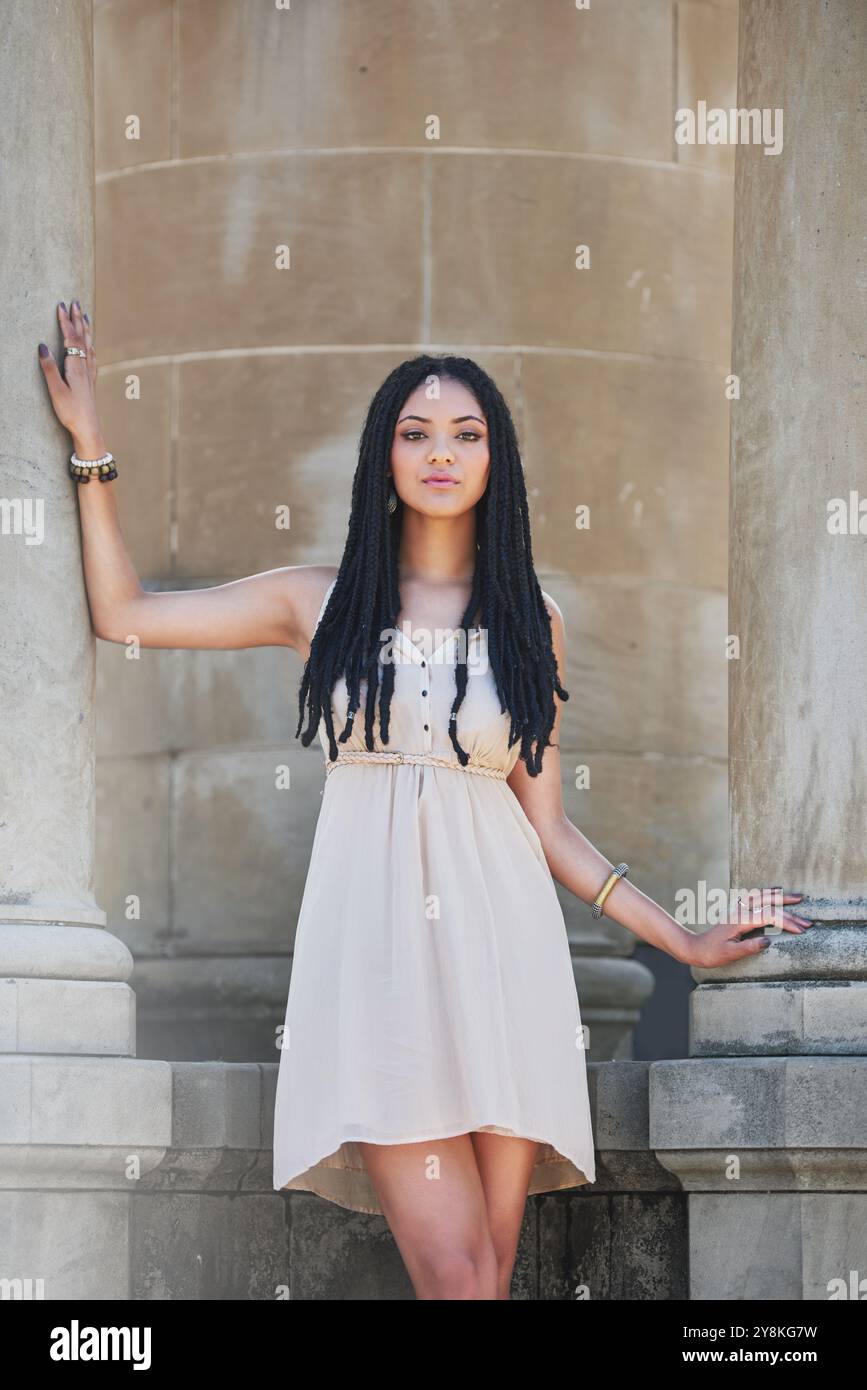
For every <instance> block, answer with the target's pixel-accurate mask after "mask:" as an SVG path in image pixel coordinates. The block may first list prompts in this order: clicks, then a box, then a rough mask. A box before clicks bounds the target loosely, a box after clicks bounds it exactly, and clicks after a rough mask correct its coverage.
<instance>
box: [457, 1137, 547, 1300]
mask: <svg viewBox="0 0 867 1390" xmlns="http://www.w3.org/2000/svg"><path fill="white" fill-rule="evenodd" d="M470 1138H471V1140H472V1142H473V1147H474V1149H475V1152H476V1161H477V1163H478V1168H479V1174H480V1177H481V1180H482V1186H483V1188H484V1192H485V1205H486V1207H487V1211H488V1227H489V1230H490V1232H491V1239H492V1241H493V1243H494V1250H495V1252H496V1256H497V1298H499V1299H508V1297H509V1289H510V1287H511V1283H512V1271H513V1269H514V1268H515V1255H516V1253H517V1250H518V1240H519V1238H520V1235H521V1223H522V1222H523V1219H524V1208H525V1207H526V1205H527V1189H528V1188H529V1186H530V1177H531V1176H532V1172H533V1164H534V1163H535V1161H536V1154H537V1151H538V1148H539V1145H538V1143H537V1141H536V1140H535V1139H518V1138H515V1137H512V1136H510V1135H506V1134H490V1133H485V1132H480V1131H478V1130H476V1131H474V1132H473V1133H472V1134H471V1135H470Z"/></svg>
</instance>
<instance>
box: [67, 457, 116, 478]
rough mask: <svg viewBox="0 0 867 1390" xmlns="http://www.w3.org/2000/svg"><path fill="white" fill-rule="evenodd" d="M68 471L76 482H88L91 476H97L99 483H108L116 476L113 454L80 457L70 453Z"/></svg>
mask: <svg viewBox="0 0 867 1390" xmlns="http://www.w3.org/2000/svg"><path fill="white" fill-rule="evenodd" d="M69 471H70V473H71V474H72V476H73V478H75V480H76V482H79V483H89V482H90V480H91V478H99V481H100V482H101V483H110V482H111V480H112V478H116V477H117V469H116V468H115V466H114V454H103V456H102V458H101V459H80V458H79V457H78V454H75V453H73V454H70V456H69Z"/></svg>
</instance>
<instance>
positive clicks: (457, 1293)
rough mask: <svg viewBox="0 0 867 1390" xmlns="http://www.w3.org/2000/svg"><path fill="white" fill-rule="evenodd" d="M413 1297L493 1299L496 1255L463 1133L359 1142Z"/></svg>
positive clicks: (496, 1284)
mask: <svg viewBox="0 0 867 1390" xmlns="http://www.w3.org/2000/svg"><path fill="white" fill-rule="evenodd" d="M358 1148H359V1151H360V1152H361V1154H362V1156H363V1159H364V1163H365V1167H366V1168H367V1171H368V1173H369V1174H370V1179H371V1181H372V1183H373V1185H374V1187H375V1188H376V1194H377V1196H378V1198H379V1203H380V1206H381V1207H382V1211H383V1215H384V1216H385V1219H386V1221H387V1222H388V1224H389V1227H390V1228H391V1232H392V1235H393V1236H394V1239H395V1241H396V1243H397V1247H398V1249H399V1250H400V1253H401V1255H402V1257H403V1262H404V1264H405V1265H406V1268H407V1272H408V1274H409V1277H410V1279H411V1280H412V1285H413V1288H414V1289H415V1292H416V1296H417V1297H418V1298H419V1299H496V1298H497V1297H498V1296H499V1294H498V1289H499V1279H498V1266H497V1256H496V1253H495V1250H494V1245H493V1241H492V1239H491V1232H490V1230H489V1228H488V1215H487V1208H486V1205H485V1193H484V1189H483V1187H482V1181H481V1177H480V1175H479V1170H478V1167H477V1165H476V1156H475V1151H474V1149H473V1145H472V1142H471V1140H470V1136H469V1135H468V1134H460V1135H457V1136H456V1137H455V1138H453V1139H429V1140H425V1141H424V1142H423V1143H420V1144H367V1143H361V1142H359V1144H358Z"/></svg>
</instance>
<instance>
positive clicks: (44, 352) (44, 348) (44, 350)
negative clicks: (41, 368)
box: [39, 343, 48, 357]
mask: <svg viewBox="0 0 867 1390" xmlns="http://www.w3.org/2000/svg"><path fill="white" fill-rule="evenodd" d="M39 356H40V357H47V356H48V344H47V343H40V344H39Z"/></svg>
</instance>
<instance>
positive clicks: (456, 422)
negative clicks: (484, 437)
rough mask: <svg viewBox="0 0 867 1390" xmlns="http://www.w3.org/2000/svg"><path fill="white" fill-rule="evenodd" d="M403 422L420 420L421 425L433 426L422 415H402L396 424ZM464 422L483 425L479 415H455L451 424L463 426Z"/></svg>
mask: <svg viewBox="0 0 867 1390" xmlns="http://www.w3.org/2000/svg"><path fill="white" fill-rule="evenodd" d="M404 420H420V421H421V423H422V424H423V425H432V424H433V420H428V419H426V418H425V416H424V415H402V416H401V418H400V419H399V420H398V422H397V423H398V424H399V425H402V424H403V422H404ZM464 420H478V422H479V424H480V425H483V424H484V423H485V422H484V420H483V419H482V418H481V416H480V415H456V416H455V418H454V420H452V424H453V425H460V424H463V422H464Z"/></svg>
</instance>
